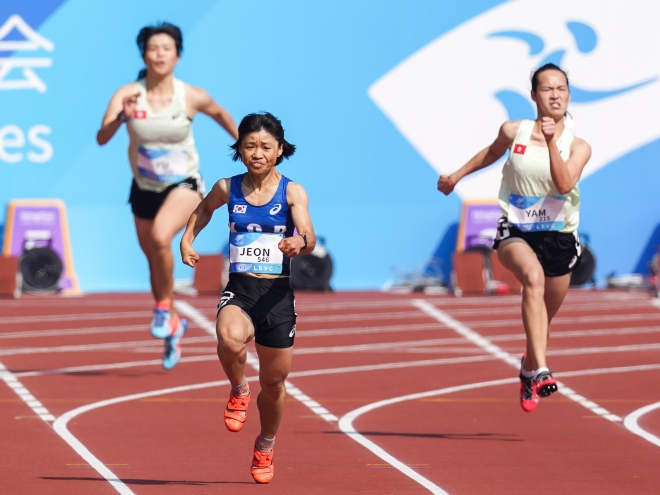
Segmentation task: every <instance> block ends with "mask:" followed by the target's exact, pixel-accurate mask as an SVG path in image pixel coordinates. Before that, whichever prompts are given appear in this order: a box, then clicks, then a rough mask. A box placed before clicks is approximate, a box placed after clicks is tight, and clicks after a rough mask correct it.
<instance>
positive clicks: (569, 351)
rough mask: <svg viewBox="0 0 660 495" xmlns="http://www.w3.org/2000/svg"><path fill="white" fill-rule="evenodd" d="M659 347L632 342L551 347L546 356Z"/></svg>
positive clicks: (641, 349) (659, 345)
mask: <svg viewBox="0 0 660 495" xmlns="http://www.w3.org/2000/svg"><path fill="white" fill-rule="evenodd" d="M655 349H660V344H633V345H616V346H604V347H582V348H577V349H553V350H551V351H548V352H547V353H546V354H547V355H548V356H575V355H579V354H603V353H609V352H635V351H652V350H655Z"/></svg>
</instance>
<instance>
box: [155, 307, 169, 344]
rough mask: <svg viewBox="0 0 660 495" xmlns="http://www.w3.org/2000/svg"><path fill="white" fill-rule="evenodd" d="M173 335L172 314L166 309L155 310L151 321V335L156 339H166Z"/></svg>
mask: <svg viewBox="0 0 660 495" xmlns="http://www.w3.org/2000/svg"><path fill="white" fill-rule="evenodd" d="M171 333H172V327H171V325H170V312H169V311H168V310H166V309H160V308H155V309H154V317H153V319H152V320H151V335H152V336H153V337H154V338H156V339H164V338H166V337H169V336H170V334H171Z"/></svg>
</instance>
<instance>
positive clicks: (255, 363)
mask: <svg viewBox="0 0 660 495" xmlns="http://www.w3.org/2000/svg"><path fill="white" fill-rule="evenodd" d="M174 305H175V308H176V310H177V311H178V312H179V313H180V314H182V315H185V316H187V317H188V318H190V319H191V320H192V321H193V322H195V324H196V325H198V326H199V327H201V328H203V329H204V330H206V332H207V333H208V334H209V335H215V324H214V323H213V322H211V321H210V320H209V319H208V318H206V316H204V315H203V314H202V312H201V311H199V310H198V309H196V308H194V307H193V306H191V305H190V304H188V303H187V302H185V301H175V302H174ZM246 363H247V364H248V365H249V366H251V367H252V368H254V369H255V370H257V371H258V370H259V358H258V357H257V356H255V355H254V354H252V353H251V352H248V353H247V359H246ZM285 385H286V389H287V393H288V394H289V395H291V396H292V397H293V398H294V399H297V400H299V401H300V402H302V403H303V404H305V405H306V406H307V407H308V408H309V409H310V410H311V411H312V412H313V413H314V414H316V415H318V416H320V417H321V418H323V419H325V420H326V421H328V422H334V421H337V419H338V418H337V416H335V415H334V414H332V413H331V412H330V411H328V410H327V409H326V408H325V407H323V406H322V405H321V404H319V403H318V402H316V401H315V400H313V399H311V398H310V397H309V396H307V395H305V394H304V393H303V392H302V390H300V389H299V388H298V387H296V386H295V385H294V384H293V383H291V382H290V381H288V380H287V381H286V382H285Z"/></svg>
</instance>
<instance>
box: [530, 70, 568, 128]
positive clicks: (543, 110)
mask: <svg viewBox="0 0 660 495" xmlns="http://www.w3.org/2000/svg"><path fill="white" fill-rule="evenodd" d="M538 81H539V83H538V86H537V87H536V91H532V100H534V101H535V102H536V106H537V108H538V112H539V116H546V117H552V118H553V119H555V120H559V119H560V118H562V117H563V116H564V114H565V113H566V109H567V108H568V101H569V100H570V99H571V94H570V92H569V90H568V81H567V80H566V76H564V74H563V73H562V72H560V71H558V70H546V71H543V72H541V73H540V74H539V79H538Z"/></svg>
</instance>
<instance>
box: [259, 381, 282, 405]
mask: <svg viewBox="0 0 660 495" xmlns="http://www.w3.org/2000/svg"><path fill="white" fill-rule="evenodd" d="M259 384H260V385H261V393H262V394H264V395H265V396H266V397H268V398H269V399H271V400H277V399H279V398H280V397H281V396H282V394H284V393H286V386H285V385H284V380H274V379H272V378H269V377H259Z"/></svg>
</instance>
